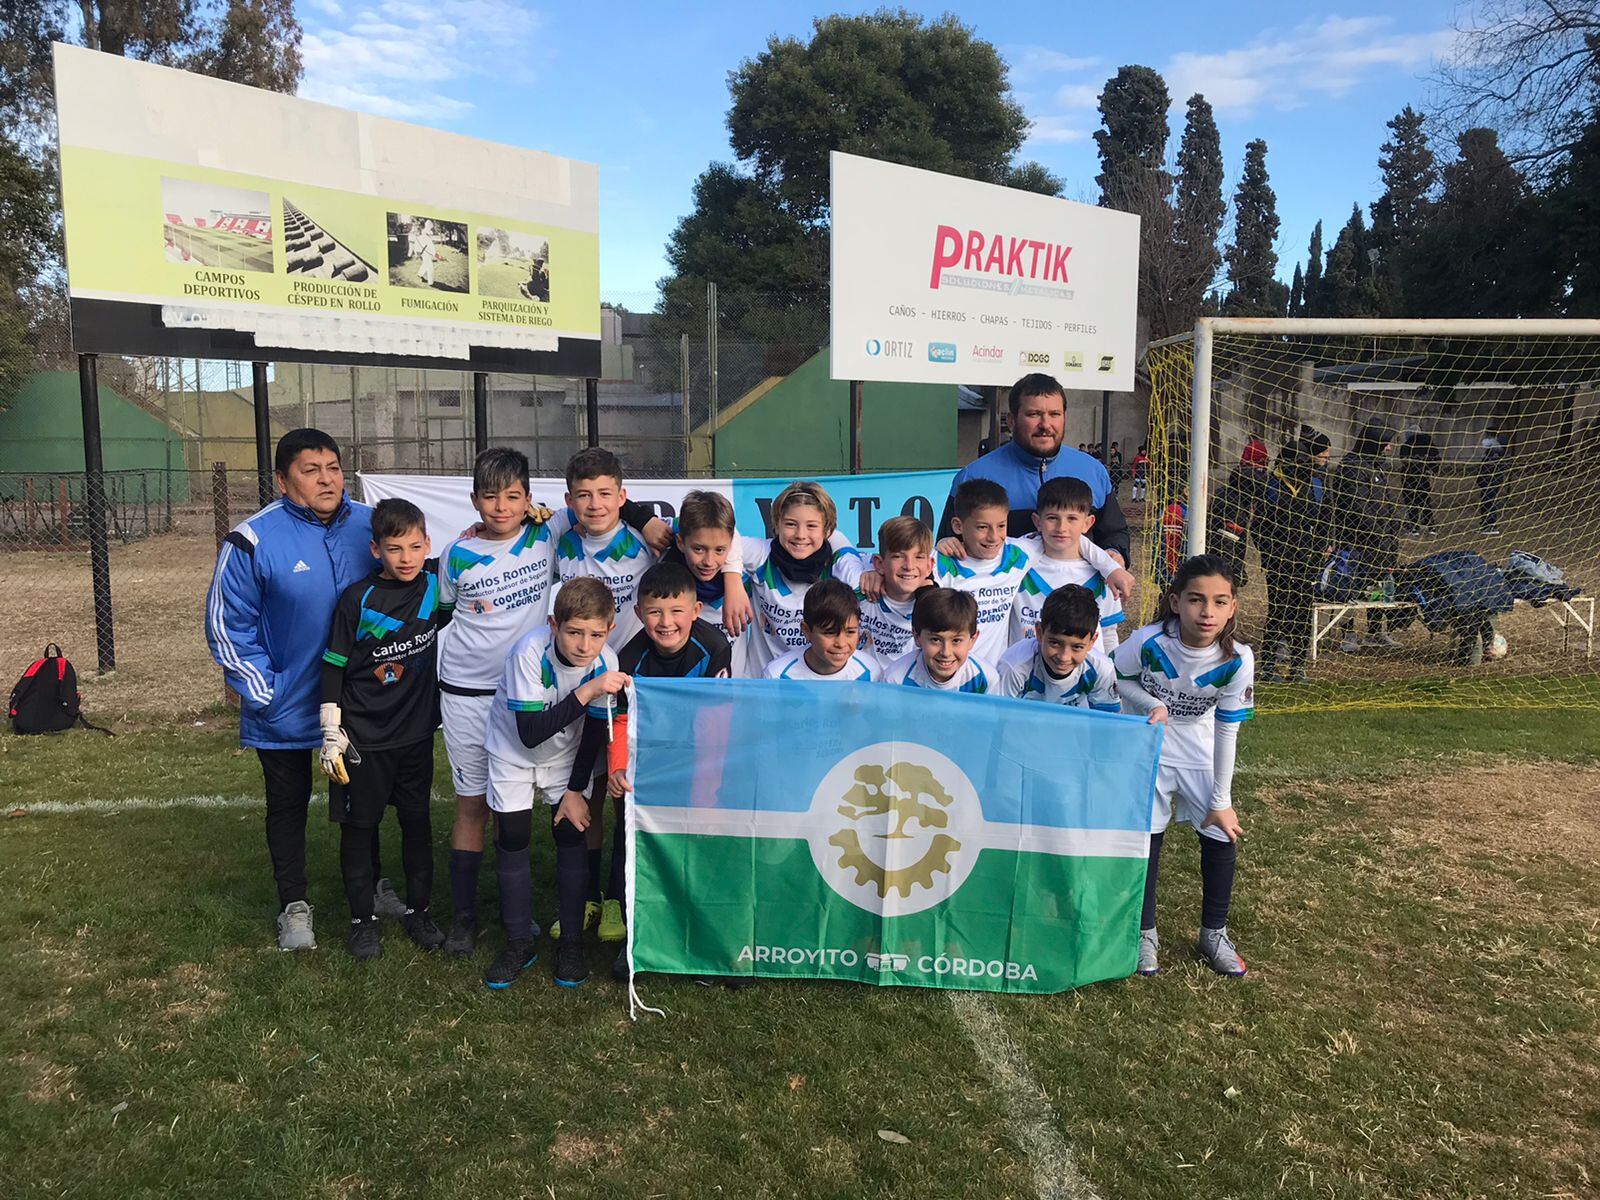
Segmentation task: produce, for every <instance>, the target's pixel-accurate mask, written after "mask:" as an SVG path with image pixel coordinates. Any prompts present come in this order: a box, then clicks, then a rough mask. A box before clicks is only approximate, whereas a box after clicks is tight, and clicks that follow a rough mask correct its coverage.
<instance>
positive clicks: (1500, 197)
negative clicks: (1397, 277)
mask: <svg viewBox="0 0 1600 1200" xmlns="http://www.w3.org/2000/svg"><path fill="white" fill-rule="evenodd" d="M1456 147H1457V155H1456V158H1455V159H1454V160H1453V161H1451V162H1449V163H1447V164H1446V165H1445V167H1444V169H1443V171H1442V172H1441V180H1442V187H1441V189H1440V194H1439V206H1438V210H1437V212H1436V213H1435V215H1434V219H1433V220H1432V221H1430V222H1429V224H1428V226H1427V228H1426V229H1425V230H1423V231H1422V233H1421V234H1419V236H1418V238H1417V243H1416V258H1415V266H1414V268H1413V269H1412V271H1411V272H1410V274H1409V275H1408V277H1407V279H1406V281H1405V291H1406V295H1407V297H1408V302H1409V304H1410V306H1411V307H1412V308H1413V310H1414V311H1418V312H1420V313H1422V314H1425V315H1427V316H1438V317H1523V316H1535V315H1540V314H1543V313H1548V312H1550V311H1552V310H1553V309H1554V308H1555V307H1556V305H1557V293H1558V287H1559V284H1558V279H1557V276H1558V269H1557V253H1558V247H1557V246H1556V244H1555V243H1556V239H1555V238H1554V237H1553V236H1552V235H1551V232H1550V231H1549V230H1548V228H1547V226H1546V219H1547V218H1546V213H1545V211H1544V209H1543V207H1542V205H1541V203H1540V198H1539V197H1538V196H1536V195H1534V194H1533V193H1531V192H1530V191H1529V189H1528V186H1527V183H1526V181H1525V180H1524V179H1523V177H1522V174H1521V173H1520V172H1519V171H1518V170H1517V168H1516V167H1515V166H1514V165H1512V163H1511V161H1510V160H1509V159H1508V158H1507V157H1506V154H1505V151H1504V150H1502V149H1501V148H1500V141H1499V138H1498V136H1497V135H1496V134H1495V131H1494V130H1492V129H1469V130H1467V131H1466V132H1465V133H1463V134H1462V135H1461V136H1460V137H1459V138H1457V139H1456Z"/></svg>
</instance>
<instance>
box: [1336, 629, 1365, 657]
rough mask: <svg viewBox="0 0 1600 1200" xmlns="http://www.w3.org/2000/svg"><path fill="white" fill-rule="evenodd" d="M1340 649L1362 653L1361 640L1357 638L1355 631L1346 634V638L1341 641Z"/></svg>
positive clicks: (1348, 652)
mask: <svg viewBox="0 0 1600 1200" xmlns="http://www.w3.org/2000/svg"><path fill="white" fill-rule="evenodd" d="M1339 649H1341V650H1343V651H1344V652H1345V653H1346V654H1360V653H1361V642H1360V641H1359V640H1358V639H1357V638H1356V635H1355V634H1354V633H1347V634H1345V635H1344V639H1343V640H1342V641H1341V642H1340V643H1339Z"/></svg>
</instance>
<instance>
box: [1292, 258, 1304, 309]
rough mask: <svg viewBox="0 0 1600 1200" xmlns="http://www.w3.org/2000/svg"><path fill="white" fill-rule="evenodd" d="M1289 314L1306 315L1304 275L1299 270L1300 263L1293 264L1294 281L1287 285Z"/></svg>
mask: <svg viewBox="0 0 1600 1200" xmlns="http://www.w3.org/2000/svg"><path fill="white" fill-rule="evenodd" d="M1289 315H1290V316H1291V317H1303V316H1305V315H1306V277H1305V275H1304V273H1303V272H1302V271H1301V270H1300V264H1299V263H1295V265H1294V282H1293V283H1291V284H1290V285H1289Z"/></svg>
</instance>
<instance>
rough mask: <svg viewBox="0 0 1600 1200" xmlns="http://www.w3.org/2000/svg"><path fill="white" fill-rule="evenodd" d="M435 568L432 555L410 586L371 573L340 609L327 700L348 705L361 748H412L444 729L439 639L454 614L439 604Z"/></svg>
mask: <svg viewBox="0 0 1600 1200" xmlns="http://www.w3.org/2000/svg"><path fill="white" fill-rule="evenodd" d="M433 565H434V564H433V560H432V559H430V560H429V565H428V568H427V569H425V570H423V571H422V572H421V573H420V574H418V575H417V577H416V578H415V579H413V580H412V581H411V582H410V583H402V582H401V581H400V580H398V579H386V578H384V577H383V576H382V575H379V574H377V573H374V574H371V575H368V576H367V577H366V578H365V579H362V580H358V581H357V582H355V583H353V584H351V585H350V586H349V587H347V588H346V589H345V590H344V592H343V593H342V594H341V595H340V596H339V602H338V604H336V605H335V606H334V610H333V627H332V629H330V630H329V633H328V649H327V650H326V652H324V654H323V655H322V663H323V667H322V702H323V703H324V704H330V703H336V704H338V705H339V707H340V709H341V710H343V718H344V729H345V732H346V733H348V734H349V735H350V743H351V745H353V746H354V747H355V748H356V749H357V750H387V749H391V748H393V747H396V746H408V745H410V744H411V743H413V742H418V741H421V740H422V739H424V738H430V737H432V736H433V731H434V730H435V729H437V728H438V727H439V683H438V670H437V655H436V645H435V643H436V640H437V636H438V632H439V628H440V626H441V625H443V624H444V622H445V621H446V620H448V619H449V618H448V616H447V615H445V614H442V613H441V612H440V609H439V577H438V575H437V574H436V573H435V571H434V569H433Z"/></svg>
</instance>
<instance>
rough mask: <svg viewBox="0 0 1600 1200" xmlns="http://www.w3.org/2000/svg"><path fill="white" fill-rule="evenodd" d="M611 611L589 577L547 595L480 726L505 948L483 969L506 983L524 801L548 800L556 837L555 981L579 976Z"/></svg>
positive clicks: (524, 963)
mask: <svg viewBox="0 0 1600 1200" xmlns="http://www.w3.org/2000/svg"><path fill="white" fill-rule="evenodd" d="M615 615H616V613H615V609H614V608H613V606H612V601H611V594H610V593H609V592H608V591H607V590H606V587H605V585H604V584H603V583H601V582H600V581H599V580H597V579H575V580H573V581H572V582H570V583H568V584H567V585H566V586H565V587H563V588H562V589H561V591H560V593H559V594H558V595H557V596H556V599H555V610H554V612H553V614H552V615H551V618H550V624H549V628H548V629H536V630H533V631H532V632H530V633H528V634H526V635H524V636H523V637H522V639H521V640H519V641H518V642H517V644H516V646H515V647H514V648H513V649H512V651H511V656H510V657H509V658H507V659H506V665H505V673H504V675H503V676H502V678H501V681H500V686H499V688H498V689H497V690H496V692H495V696H494V707H493V712H492V716H491V719H490V724H489V807H490V808H492V809H493V810H494V813H495V874H496V876H498V878H499V881H500V919H501V921H502V922H503V923H504V925H505V930H506V947H505V949H504V950H503V951H502V952H501V953H500V956H499V957H498V958H497V959H495V961H494V963H493V965H491V966H490V968H489V970H488V971H487V972H486V973H485V974H484V977H483V981H484V983H486V984H487V985H488V986H489V987H491V988H497V989H498V988H506V987H510V986H511V985H512V984H513V983H515V982H516V980H517V977H518V976H519V975H521V974H522V972H523V971H524V970H526V969H527V968H528V967H529V966H531V965H532V964H533V962H534V960H535V959H537V958H538V954H537V953H536V952H535V950H534V941H533V939H534V937H535V936H536V935H535V933H534V925H533V881H532V875H531V872H530V867H529V861H528V859H529V854H528V847H529V843H530V842H531V840H532V836H533V809H534V801H536V800H537V801H539V802H541V803H543V804H545V805H547V806H548V808H549V812H550V832H551V836H552V837H553V838H554V839H555V843H556V896H557V910H558V912H559V913H560V914H561V916H562V918H563V933H564V936H563V937H562V938H561V940H560V942H559V944H558V945H557V947H556V962H555V981H556V983H557V984H559V985H561V986H562V987H569V988H570V987H577V986H578V985H579V984H581V983H582V982H583V981H584V980H585V979H587V978H588V975H589V970H588V967H587V966H586V965H585V963H584V955H583V946H582V941H581V938H582V930H583V904H584V894H585V891H586V889H587V886H588V861H587V856H586V855H585V853H584V836H583V835H584V830H585V829H586V828H587V827H588V825H589V801H588V797H587V795H586V794H585V793H586V792H588V790H589V786H590V784H591V783H592V782H593V781H594V779H595V776H596V775H597V774H599V773H602V772H603V771H604V769H605V749H606V712H607V706H608V705H609V704H610V703H611V702H612V697H614V696H616V695H617V693H619V692H621V691H622V690H623V689H624V688H626V687H627V685H628V677H627V676H626V675H624V674H622V673H621V672H620V671H618V670H617V669H616V665H617V659H616V655H615V654H613V653H612V651H611V649H610V647H608V646H607V645H606V638H607V637H608V635H609V634H610V633H611V627H612V624H613V623H614V618H615Z"/></svg>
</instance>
